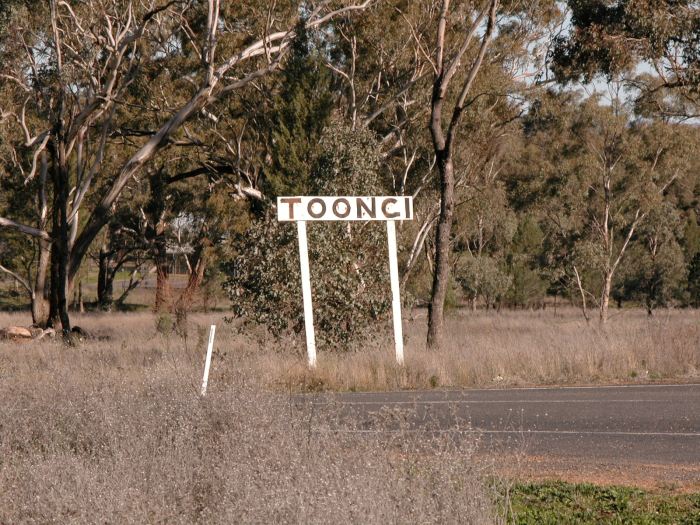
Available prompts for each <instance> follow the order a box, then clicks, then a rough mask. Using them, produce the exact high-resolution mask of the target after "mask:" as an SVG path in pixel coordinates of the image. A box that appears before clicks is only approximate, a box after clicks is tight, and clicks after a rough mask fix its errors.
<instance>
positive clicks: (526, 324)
mask: <svg viewBox="0 0 700 525" xmlns="http://www.w3.org/2000/svg"><path fill="white" fill-rule="evenodd" d="M405 324H406V334H407V344H406V348H405V355H406V366H405V367H398V366H397V365H396V363H395V360H394V355H393V341H392V340H391V339H390V338H388V337H386V338H384V339H381V340H379V341H378V342H377V343H376V344H375V345H374V346H373V347H368V348H366V349H365V350H363V351H359V352H353V353H332V352H331V353H327V352H326V353H323V352H322V353H320V354H319V357H318V368H317V370H316V371H314V372H310V371H308V370H307V369H306V367H305V366H304V362H303V359H301V357H294V356H290V353H289V351H288V350H287V349H285V350H284V351H280V352H276V353H271V352H267V353H264V354H258V356H257V359H258V360H259V361H260V363H259V365H258V367H259V368H260V370H261V371H265V373H266V374H268V375H269V376H271V377H273V378H277V380H279V381H281V382H282V383H286V384H288V385H290V386H292V387H294V388H301V389H329V390H392V389H405V388H408V389H426V388H436V387H447V388H461V387H493V386H495V387H503V386H534V385H572V384H601V383H620V382H640V381H698V380H700V313H699V312H698V311H697V310H676V311H665V312H658V313H657V315H655V316H654V317H649V316H647V315H646V313H644V312H642V311H641V310H630V311H622V312H616V315H615V316H614V317H613V318H612V319H611V321H609V322H608V324H607V325H604V326H601V325H599V324H598V323H596V322H592V323H590V324H587V323H586V322H585V321H583V320H582V319H581V318H580V314H579V313H578V312H577V311H575V310H573V309H569V310H564V311H563V312H562V311H561V310H560V311H559V312H558V313H557V314H556V315H554V314H553V312H552V311H551V310H549V311H539V312H522V311H521V312H503V313H496V312H478V313H473V312H464V313H461V312H460V313H455V314H454V315H452V316H450V317H449V318H448V319H446V333H447V337H446V339H445V345H444V346H443V348H441V349H440V350H437V351H428V350H426V349H425V346H424V341H425V319H424V318H419V319H416V320H414V321H412V322H406V323H405Z"/></svg>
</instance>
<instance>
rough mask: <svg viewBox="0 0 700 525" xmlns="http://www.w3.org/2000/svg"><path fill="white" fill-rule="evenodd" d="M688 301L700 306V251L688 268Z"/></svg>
mask: <svg viewBox="0 0 700 525" xmlns="http://www.w3.org/2000/svg"><path fill="white" fill-rule="evenodd" d="M688 296H689V297H688V302H689V303H690V304H691V305H692V306H694V307H696V308H697V307H700V252H698V253H696V254H695V257H693V260H692V261H690V266H689V268H688Z"/></svg>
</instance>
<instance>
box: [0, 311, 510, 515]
mask: <svg viewBox="0 0 700 525" xmlns="http://www.w3.org/2000/svg"><path fill="white" fill-rule="evenodd" d="M8 320H10V318H9V317H8V316H3V318H2V319H1V321H4V322H6V321H8ZM12 320H17V318H16V317H13V318H12ZM196 321H199V322H200V324H201V325H202V326H204V324H205V321H207V320H206V319H204V318H202V319H197V320H196ZM79 322H80V323H81V325H83V326H85V327H86V328H87V329H88V331H91V332H92V333H93V334H95V333H99V334H100V336H101V337H100V338H99V339H94V340H88V341H85V342H83V343H82V344H78V345H77V346H75V347H64V346H62V345H61V344H60V343H59V342H57V341H54V342H41V343H35V344H22V345H21V344H16V343H10V342H3V343H0V396H1V397H2V400H3V402H2V404H0V523H47V522H60V523H64V522H69V523H200V522H206V523H493V522H498V517H497V516H496V515H495V514H494V508H495V504H494V498H495V496H494V495H493V494H492V493H491V492H490V491H492V489H489V488H487V487H486V485H484V484H483V483H482V479H483V475H482V474H483V473H481V472H479V467H478V462H476V461H475V460H474V456H473V452H474V439H472V438H464V439H454V436H453V435H451V434H449V433H441V434H438V433H431V432H430V428H427V431H426V432H409V431H404V427H403V426H402V425H401V424H398V425H397V421H399V422H400V420H401V417H400V415H397V414H387V417H386V418H385V420H383V421H375V422H374V423H373V429H375V430H381V429H382V428H386V429H387V430H390V432H370V433H366V432H354V431H353V430H354V429H355V427H354V426H353V423H352V418H348V415H347V414H345V415H344V416H343V421H342V425H340V424H338V422H337V421H336V420H335V418H336V413H335V411H334V409H333V407H332V404H328V405H326V406H325V407H323V408H319V407H317V406H315V405H311V404H305V403H302V402H299V401H295V398H293V397H290V396H289V395H286V394H284V393H279V392H278V393H274V392H271V391H270V390H269V389H268V388H266V387H265V386H264V385H261V384H260V378H259V377H257V371H256V369H255V368H254V367H251V363H250V362H246V361H245V360H243V359H242V358H241V355H240V354H236V353H235V352H234V354H227V350H226V346H227V344H226V341H227V340H228V337H229V336H230V334H227V333H226V331H227V329H226V327H222V330H221V331H222V332H223V333H222V334H221V337H220V338H219V344H218V345H217V354H216V355H217V357H216V359H215V363H216V367H215V370H214V372H213V374H212V377H211V380H210V389H209V392H208V393H207V396H206V397H201V396H200V395H199V382H200V381H201V371H202V364H203V362H202V361H203V356H204V352H203V346H204V344H205V342H206V331H205V329H204V328H201V327H200V328H198V327H197V326H196V324H193V325H192V328H191V330H190V332H189V334H190V337H189V338H188V339H187V341H185V340H184V339H181V338H179V337H176V336H172V337H163V336H160V335H155V329H154V324H153V320H152V319H151V320H150V323H145V322H142V321H141V320H139V319H135V318H130V317H128V316H116V317H111V318H110V317H107V316H105V317H100V318H89V317H85V318H83V319H80V321H79ZM5 324H7V322H6V323H5ZM234 363H235V366H234ZM252 363H253V364H255V365H256V366H257V365H258V363H257V362H255V361H254V360H253V361H252ZM382 425H385V426H384V427H383V426H382Z"/></svg>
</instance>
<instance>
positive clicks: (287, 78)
mask: <svg viewBox="0 0 700 525" xmlns="http://www.w3.org/2000/svg"><path fill="white" fill-rule="evenodd" d="M296 32H297V36H296V38H295V39H294V42H293V43H292V46H291V53H290V57H289V59H288V61H287V63H286V65H285V68H284V74H283V75H282V79H281V83H280V84H281V90H280V92H279V94H278V95H277V96H276V97H275V99H274V110H273V116H272V122H271V130H270V134H271V137H270V155H271V157H272V166H270V167H269V169H267V170H266V173H265V186H266V187H265V189H266V190H267V193H268V194H269V195H270V196H271V197H275V196H278V195H299V194H304V193H306V192H307V191H308V189H309V167H310V166H311V165H312V161H313V159H314V158H315V156H316V155H317V154H318V151H319V149H318V148H319V139H320V137H321V134H322V132H323V129H324V128H325V126H326V124H327V123H328V120H329V118H330V114H331V107H332V106H331V104H332V95H331V90H330V76H329V74H328V70H327V69H326V68H325V67H324V66H323V63H322V61H321V58H320V56H319V55H318V52H317V51H315V50H314V42H313V41H312V40H311V38H310V35H309V34H308V32H307V30H306V29H305V27H304V22H303V21H300V22H299V23H298V24H297V26H296Z"/></svg>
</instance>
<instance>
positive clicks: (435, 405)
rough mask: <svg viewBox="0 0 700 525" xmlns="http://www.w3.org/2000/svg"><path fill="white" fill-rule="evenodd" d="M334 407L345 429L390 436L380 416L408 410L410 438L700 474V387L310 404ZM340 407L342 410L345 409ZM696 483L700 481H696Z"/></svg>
mask: <svg viewBox="0 0 700 525" xmlns="http://www.w3.org/2000/svg"><path fill="white" fill-rule="evenodd" d="M303 399H304V400H305V401H306V402H311V403H313V404H315V405H330V404H332V405H334V406H335V407H336V409H334V411H335V412H336V413H338V412H340V413H344V414H345V416H343V417H341V419H340V421H343V420H349V414H350V413H352V414H354V417H353V420H354V421H356V422H359V423H356V424H353V426H352V427H350V426H348V427H343V425H342V424H341V425H340V426H339V427H338V429H341V427H343V428H342V431H350V432H359V433H361V432H367V433H370V432H387V431H388V432H391V431H392V428H391V427H390V426H386V425H385V424H377V423H376V421H378V419H379V418H378V414H379V413H384V412H387V411H390V412H391V411H394V412H396V411H397V410H400V409H406V414H407V416H406V417H407V419H406V421H407V422H408V423H407V424H408V428H409V429H410V431H423V430H425V429H430V430H433V431H436V432H450V431H452V429H454V428H455V425H456V422H458V421H459V422H461V423H460V426H461V427H462V428H470V429H471V431H469V432H467V433H468V434H469V433H473V434H476V435H478V436H479V442H480V447H481V449H482V450H485V451H490V452H496V453H503V454H507V453H522V454H525V455H528V456H531V457H545V458H559V459H562V460H565V461H570V462H571V464H573V465H576V464H577V462H580V463H581V464H582V465H583V464H585V463H586V462H591V461H597V462H599V463H605V462H609V463H612V464H616V463H619V462H620V461H625V462H631V463H636V464H648V465H669V466H670V465H675V466H678V467H680V468H686V469H687V468H690V469H691V470H692V472H700V469H699V470H696V467H697V468H700V385H639V386H637V385H635V386H609V387H574V388H526V389H508V390H460V391H427V392H384V393H343V394H334V395H331V396H304V397H303ZM337 407H339V410H338V408H337ZM693 475H694V474H693Z"/></svg>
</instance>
